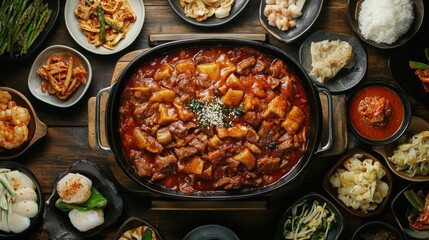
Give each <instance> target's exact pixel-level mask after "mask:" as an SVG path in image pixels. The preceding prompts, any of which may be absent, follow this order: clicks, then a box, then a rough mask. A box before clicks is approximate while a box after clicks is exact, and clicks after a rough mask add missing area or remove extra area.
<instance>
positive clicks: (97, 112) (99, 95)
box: [95, 85, 113, 152]
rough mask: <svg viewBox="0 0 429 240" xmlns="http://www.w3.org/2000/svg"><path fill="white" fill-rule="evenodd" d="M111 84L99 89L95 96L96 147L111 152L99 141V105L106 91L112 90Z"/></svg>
mask: <svg viewBox="0 0 429 240" xmlns="http://www.w3.org/2000/svg"><path fill="white" fill-rule="evenodd" d="M112 86H113V85H112ZM112 86H110V87H107V88H103V89H101V90H100V91H99V92H98V93H97V96H96V97H95V140H96V142H97V145H98V147H99V148H100V149H101V150H104V151H107V152H111V150H110V147H109V146H104V145H103V143H102V142H101V121H100V120H101V109H100V107H101V106H100V105H101V97H102V96H103V94H104V93H106V92H107V93H110V91H111V90H112ZM105 108H106V106H105ZM103 110H105V109H103ZM103 117H104V116H103Z"/></svg>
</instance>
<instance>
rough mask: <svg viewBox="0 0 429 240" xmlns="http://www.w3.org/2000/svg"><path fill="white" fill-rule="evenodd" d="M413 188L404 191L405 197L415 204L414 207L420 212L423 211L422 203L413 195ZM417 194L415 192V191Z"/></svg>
mask: <svg viewBox="0 0 429 240" xmlns="http://www.w3.org/2000/svg"><path fill="white" fill-rule="evenodd" d="M413 192H414V191H413V190H412V189H411V190H407V191H405V192H404V195H405V197H406V198H407V200H408V202H410V203H411V205H413V207H414V208H416V209H417V210H418V211H419V212H421V211H422V210H423V208H422V207H421V206H420V204H419V203H418V202H417V201H416V199H415V198H414V196H413ZM414 194H415V192H414Z"/></svg>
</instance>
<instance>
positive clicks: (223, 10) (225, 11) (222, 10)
mask: <svg viewBox="0 0 429 240" xmlns="http://www.w3.org/2000/svg"><path fill="white" fill-rule="evenodd" d="M230 11H231V5H230V6H227V7H219V8H216V10H215V16H216V18H226V17H228V16H229V12H230Z"/></svg>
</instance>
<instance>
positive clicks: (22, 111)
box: [0, 91, 31, 149]
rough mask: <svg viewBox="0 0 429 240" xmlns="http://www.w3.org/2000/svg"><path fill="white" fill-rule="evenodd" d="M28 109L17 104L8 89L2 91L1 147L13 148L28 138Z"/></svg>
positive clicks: (0, 108)
mask: <svg viewBox="0 0 429 240" xmlns="http://www.w3.org/2000/svg"><path fill="white" fill-rule="evenodd" d="M30 121H31V115H30V113H29V111H28V109H26V108H24V107H20V106H17V105H16V102H15V101H12V96H11V95H10V93H9V92H7V91H0V149H2V148H5V149H13V148H18V147H19V146H21V145H22V144H23V143H24V142H25V141H27V139H28V127H27V125H28V123H29V122H30Z"/></svg>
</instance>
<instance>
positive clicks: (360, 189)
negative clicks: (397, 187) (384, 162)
mask: <svg viewBox="0 0 429 240" xmlns="http://www.w3.org/2000/svg"><path fill="white" fill-rule="evenodd" d="M343 165H344V169H343V168H339V169H337V171H336V172H335V173H334V174H333V175H332V176H331V177H330V178H329V181H330V183H331V184H332V187H334V188H336V189H337V190H338V198H339V199H340V200H341V201H342V202H344V204H345V205H346V206H347V207H351V208H353V209H354V210H357V209H359V210H361V211H363V212H368V211H373V210H375V209H376V208H377V206H378V204H381V203H382V202H383V199H384V198H385V197H386V196H387V193H388V191H389V185H387V183H386V182H384V181H383V180H382V179H383V177H384V176H385V175H386V172H385V171H384V169H383V168H382V167H381V163H380V162H379V161H376V160H373V159H371V158H366V159H364V155H363V154H355V155H353V156H352V157H350V158H348V159H347V160H345V161H344V164H343Z"/></svg>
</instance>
